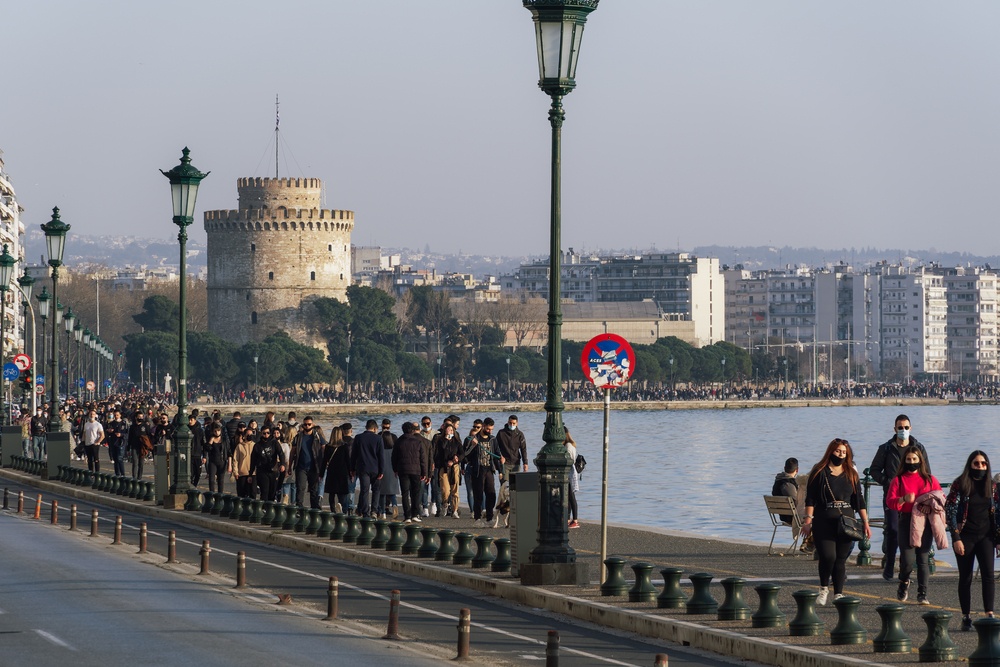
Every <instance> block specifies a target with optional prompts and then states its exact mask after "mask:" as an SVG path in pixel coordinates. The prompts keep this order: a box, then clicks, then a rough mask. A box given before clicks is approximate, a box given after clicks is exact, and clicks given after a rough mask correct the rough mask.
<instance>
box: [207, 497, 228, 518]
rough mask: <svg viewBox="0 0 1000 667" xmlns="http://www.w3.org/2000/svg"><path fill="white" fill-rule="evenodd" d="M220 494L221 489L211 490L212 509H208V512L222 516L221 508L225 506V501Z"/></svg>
mask: <svg viewBox="0 0 1000 667" xmlns="http://www.w3.org/2000/svg"><path fill="white" fill-rule="evenodd" d="M222 496H223V493H222V492H221V491H213V492H212V509H211V510H209V514H211V515H213V516H222V508H223V507H225V506H226V501H225V500H224V499H223V497H222Z"/></svg>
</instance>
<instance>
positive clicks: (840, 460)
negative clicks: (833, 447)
mask: <svg viewBox="0 0 1000 667" xmlns="http://www.w3.org/2000/svg"><path fill="white" fill-rule="evenodd" d="M843 464H844V457H843V456H837V455H836V454H830V465H832V466H839V465H843Z"/></svg>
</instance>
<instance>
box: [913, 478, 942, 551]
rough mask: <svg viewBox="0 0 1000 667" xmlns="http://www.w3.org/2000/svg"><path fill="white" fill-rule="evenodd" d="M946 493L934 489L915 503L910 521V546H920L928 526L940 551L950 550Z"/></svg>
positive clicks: (919, 497) (922, 495)
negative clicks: (928, 525)
mask: <svg viewBox="0 0 1000 667" xmlns="http://www.w3.org/2000/svg"><path fill="white" fill-rule="evenodd" d="M945 500H946V499H945V495H944V491H942V490H941V489H934V490H933V491H928V492H927V493H924V494H921V495H919V496H917V498H916V500H914V501H913V515H912V516H913V518H912V519H911V520H910V544H920V540H921V538H922V537H923V535H924V530H925V529H926V528H927V524H928V523H929V524H930V529H931V532H932V533H933V534H934V544H935V545H936V546H937V548H938V549H947V548H948V529H947V525H946V521H945V516H944V504H945Z"/></svg>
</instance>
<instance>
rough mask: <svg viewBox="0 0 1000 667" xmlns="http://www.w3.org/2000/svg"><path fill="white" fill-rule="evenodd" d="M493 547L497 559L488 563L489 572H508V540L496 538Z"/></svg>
mask: <svg viewBox="0 0 1000 667" xmlns="http://www.w3.org/2000/svg"><path fill="white" fill-rule="evenodd" d="M493 547H494V548H495V549H496V551H497V557H496V558H494V559H493V562H492V563H490V570H491V571H493V572H510V538H509V537H498V538H497V539H495V540H493Z"/></svg>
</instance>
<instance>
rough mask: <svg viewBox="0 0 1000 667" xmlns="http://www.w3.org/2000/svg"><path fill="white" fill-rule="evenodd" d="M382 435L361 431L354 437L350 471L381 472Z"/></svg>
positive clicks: (359, 472) (373, 473) (358, 472)
mask: <svg viewBox="0 0 1000 667" xmlns="http://www.w3.org/2000/svg"><path fill="white" fill-rule="evenodd" d="M383 449H384V445H383V444H382V436H380V435H379V434H378V433H375V432H374V431H367V430H366V431H362V432H361V433H359V434H358V435H357V437H356V438H354V445H353V447H352V450H351V473H352V474H354V475H360V474H362V473H366V474H369V475H381V474H383V467H382V463H383V461H382V450H383Z"/></svg>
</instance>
